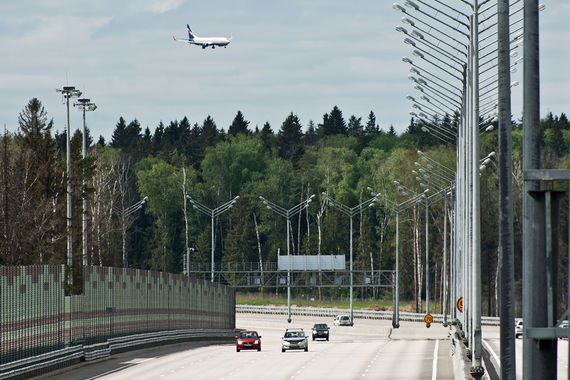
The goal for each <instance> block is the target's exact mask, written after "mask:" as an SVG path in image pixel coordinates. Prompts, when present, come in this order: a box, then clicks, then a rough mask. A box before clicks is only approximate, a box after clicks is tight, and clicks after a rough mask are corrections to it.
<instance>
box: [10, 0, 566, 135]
mask: <svg viewBox="0 0 570 380" xmlns="http://www.w3.org/2000/svg"><path fill="white" fill-rule="evenodd" d="M392 3H393V1H392V0H359V1H357V2H354V1H353V2H349V1H346V0H287V1H273V0H272V1H268V0H239V1H237V0H233V1H232V0H209V1H192V0H146V1H142V0H140V1H139V0H137V1H111V0H97V1H80V0H49V1H47V0H46V1H29V0H18V1H2V2H1V4H0V14H1V15H2V20H1V22H0V47H1V51H2V55H1V58H0V123H6V125H7V126H8V129H9V130H11V131H14V130H15V129H16V128H17V119H18V113H19V112H20V111H21V110H22V108H23V107H24V106H25V105H26V103H27V102H28V100H29V99H31V98H32V97H37V98H39V99H40V100H41V101H42V103H43V104H44V106H45V107H46V110H47V111H48V113H49V115H50V116H51V117H53V119H54V121H55V125H56V129H58V130H64V128H65V119H64V117H65V106H64V105H63V103H62V99H61V95H58V94H57V93H56V92H55V89H56V88H58V87H59V88H61V86H63V85H74V86H76V87H78V88H79V89H80V90H81V91H84V96H86V97H89V98H91V99H92V100H93V101H94V102H95V103H96V104H97V106H98V107H99V108H98V109H97V111H95V112H93V113H90V114H89V115H88V125H89V127H90V128H91V130H92V134H93V135H95V136H98V135H103V136H104V137H105V138H106V139H107V140H108V139H109V138H110V136H111V134H112V132H113V129H114V127H115V124H116V123H117V120H118V119H119V117H120V116H123V117H124V118H125V119H127V121H130V120H132V119H133V118H137V119H138V120H139V121H140V123H141V125H142V127H143V128H144V127H146V126H148V127H150V129H151V131H153V132H154V129H155V127H156V125H157V124H158V123H159V122H160V121H161V120H162V121H164V122H168V121H170V120H174V119H181V118H182V117H184V116H188V117H189V119H190V121H191V122H192V123H194V122H199V123H201V122H202V121H203V120H204V118H205V117H206V116H207V115H209V114H210V115H212V117H213V118H214V120H215V121H216V123H217V125H218V127H220V128H224V129H225V130H227V128H228V125H229V124H230V123H231V121H232V119H233V117H234V116H235V114H236V112H237V110H241V111H242V112H243V113H244V115H245V117H246V119H248V120H249V121H250V122H251V126H252V127H255V125H259V126H260V127H261V126H262V125H263V123H264V122H265V121H269V122H270V123H271V125H272V126H273V129H274V130H276V131H277V130H278V129H279V126H280V125H281V123H282V122H283V120H284V119H285V117H286V116H287V114H288V113H289V112H291V111H292V112H294V113H296V114H298V116H299V117H300V118H301V121H302V123H303V125H305V126H306V124H307V123H308V121H309V120H314V121H315V122H317V123H318V122H320V121H321V120H322V115H323V114H324V113H325V112H329V111H330V110H331V109H332V107H333V106H334V105H338V106H339V107H340V109H341V110H342V111H343V113H344V115H345V118H348V117H349V116H350V115H352V114H355V115H357V116H362V117H363V119H366V117H367V115H368V113H369V112H370V110H373V111H374V112H375V113H376V115H377V120H378V122H379V124H380V126H381V127H382V128H384V129H385V130H386V129H388V128H389V127H390V125H394V127H395V128H396V130H397V131H398V132H402V131H403V130H404V129H405V128H406V126H407V124H408V121H409V116H408V112H409V108H410V105H409V102H408V101H406V100H405V95H406V94H407V93H413V90H412V86H411V85H410V82H409V80H408V79H407V75H408V67H407V66H406V65H405V64H404V63H403V62H401V57H402V56H404V55H409V53H410V49H409V48H408V46H407V45H404V44H403V43H402V36H401V35H400V34H399V33H397V32H396V31H394V26H395V25H397V24H398V23H399V22H400V17H401V14H399V12H396V11H394V10H393V9H392V7H391V6H392ZM545 4H546V6H547V8H546V10H545V11H544V12H542V13H541V33H542V35H541V48H542V55H541V71H542V77H541V81H542V82H541V94H542V100H541V112H542V114H543V115H544V114H545V113H546V112H548V111H552V112H553V113H555V114H559V113H561V112H569V111H570V48H569V45H568V41H570V27H569V26H568V24H569V23H568V20H569V19H570V3H569V1H568V0H546V1H545ZM186 23H189V24H190V25H191V27H192V29H193V31H194V32H195V33H196V34H197V35H199V36H229V35H233V36H234V40H233V41H232V43H231V44H230V45H229V46H228V48H227V49H219V48H218V49H215V50H212V49H206V50H202V49H201V48H199V47H197V46H187V45H185V44H181V43H175V42H174V41H173V40H172V35H176V36H178V37H184V36H186ZM521 75H522V70H519V71H518V73H516V74H514V75H513V80H517V79H518V80H521ZM520 110H521V86H519V87H518V89H515V93H514V95H513V112H514V113H515V115H516V116H520ZM80 122H81V118H80V113H79V111H76V110H72V127H74V128H77V127H79V123H80Z"/></svg>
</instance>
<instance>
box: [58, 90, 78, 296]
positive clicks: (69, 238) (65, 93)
mask: <svg viewBox="0 0 570 380" xmlns="http://www.w3.org/2000/svg"><path fill="white" fill-rule="evenodd" d="M56 91H57V92H61V94H62V95H63V97H64V99H65V104H66V107H67V133H66V143H65V149H66V163H67V164H66V172H67V178H66V183H67V214H66V221H67V223H66V233H67V269H68V270H69V275H68V278H67V283H68V284H69V285H73V273H72V269H73V245H72V244H73V240H72V232H71V217H72V215H71V138H70V134H71V127H70V123H69V99H70V98H72V97H77V98H78V97H80V96H81V91H79V90H77V89H76V88H75V87H73V86H64V87H63V88H61V89H57V90H56Z"/></svg>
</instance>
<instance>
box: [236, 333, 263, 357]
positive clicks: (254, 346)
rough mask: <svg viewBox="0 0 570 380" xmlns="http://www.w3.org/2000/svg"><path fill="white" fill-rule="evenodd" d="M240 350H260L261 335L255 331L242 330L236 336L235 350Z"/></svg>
mask: <svg viewBox="0 0 570 380" xmlns="http://www.w3.org/2000/svg"><path fill="white" fill-rule="evenodd" d="M241 350H257V351H261V335H257V331H242V332H240V333H239V335H238V336H236V352H240V351H241Z"/></svg>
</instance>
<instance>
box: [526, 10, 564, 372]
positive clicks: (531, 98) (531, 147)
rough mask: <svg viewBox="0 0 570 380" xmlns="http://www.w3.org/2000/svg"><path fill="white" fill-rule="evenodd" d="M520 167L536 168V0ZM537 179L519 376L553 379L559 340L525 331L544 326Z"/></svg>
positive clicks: (529, 201) (529, 184)
mask: <svg viewBox="0 0 570 380" xmlns="http://www.w3.org/2000/svg"><path fill="white" fill-rule="evenodd" d="M523 39H524V53H523V57H524V74H523V76H524V84H523V171H526V170H529V169H540V166H541V164H540V135H541V128H540V70H539V66H540V65H539V61H540V57H539V17H538V0H525V1H524V34H523ZM537 191H540V188H539V184H538V183H536V182H533V181H525V182H524V185H523V194H522V196H523V300H522V301H523V303H522V305H523V319H524V328H525V332H524V334H523V339H524V341H523V378H524V379H539V378H540V379H556V377H557V363H556V361H557V344H556V343H557V342H556V340H554V341H552V340H537V339H533V338H530V337H529V334H528V331H529V330H532V329H535V328H544V327H548V303H547V297H545V296H544V291H545V289H547V277H546V276H547V274H546V273H547V260H546V256H545V254H544V251H545V248H546V247H545V244H544V243H545V241H546V237H545V231H546V228H545V208H544V197H543V196H542V194H540V195H537V193H536V192H537Z"/></svg>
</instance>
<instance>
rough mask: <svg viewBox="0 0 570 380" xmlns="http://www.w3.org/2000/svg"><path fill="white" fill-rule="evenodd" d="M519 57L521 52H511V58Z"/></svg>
mask: <svg viewBox="0 0 570 380" xmlns="http://www.w3.org/2000/svg"><path fill="white" fill-rule="evenodd" d="M518 55H519V52H518V51H516V50H515V51H511V54H510V56H511V58H516V57H518Z"/></svg>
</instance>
